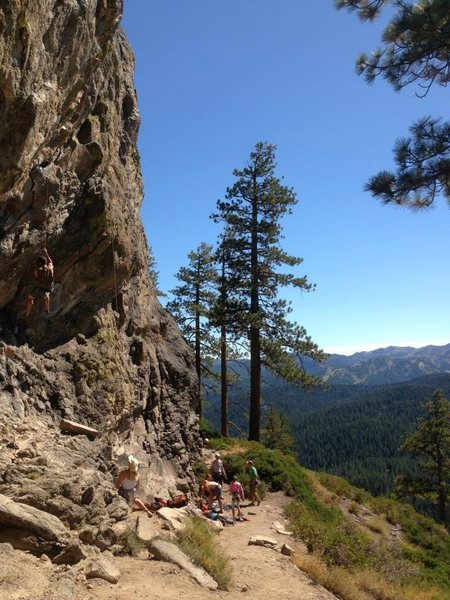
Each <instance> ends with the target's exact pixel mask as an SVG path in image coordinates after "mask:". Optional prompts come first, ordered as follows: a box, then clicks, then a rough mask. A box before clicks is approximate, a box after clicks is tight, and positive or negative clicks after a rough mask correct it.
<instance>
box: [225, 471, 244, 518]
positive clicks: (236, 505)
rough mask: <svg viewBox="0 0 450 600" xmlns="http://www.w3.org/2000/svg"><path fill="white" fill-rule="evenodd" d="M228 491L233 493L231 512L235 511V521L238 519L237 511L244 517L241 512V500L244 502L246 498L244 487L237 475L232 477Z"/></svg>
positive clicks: (239, 516)
mask: <svg viewBox="0 0 450 600" xmlns="http://www.w3.org/2000/svg"><path fill="white" fill-rule="evenodd" d="M228 491H229V492H230V494H231V512H232V513H233V521H236V511H237V517H238V518H243V514H242V512H241V500H242V502H243V501H244V498H245V497H244V488H243V487H242V485H241V484H240V483H239V481H238V479H237V477H236V475H234V476H233V477H232V479H231V483H230V487H229V488H228Z"/></svg>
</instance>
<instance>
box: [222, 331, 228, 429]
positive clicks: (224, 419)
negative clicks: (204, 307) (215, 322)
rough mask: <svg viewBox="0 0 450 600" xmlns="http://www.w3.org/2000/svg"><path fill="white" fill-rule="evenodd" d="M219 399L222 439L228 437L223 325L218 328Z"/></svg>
mask: <svg viewBox="0 0 450 600" xmlns="http://www.w3.org/2000/svg"><path fill="white" fill-rule="evenodd" d="M220 399H221V417H222V426H221V433H222V435H223V436H224V437H228V383H227V336H226V329H225V325H222V326H221V328H220Z"/></svg>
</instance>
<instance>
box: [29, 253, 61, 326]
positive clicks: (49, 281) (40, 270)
mask: <svg viewBox="0 0 450 600" xmlns="http://www.w3.org/2000/svg"><path fill="white" fill-rule="evenodd" d="M32 275H33V279H34V281H35V286H34V290H33V293H32V294H29V295H28V298H27V303H26V306H25V316H26V317H27V318H28V317H29V316H30V315H31V313H32V311H33V307H34V305H35V300H36V298H37V299H38V300H39V301H40V302H42V304H43V307H44V311H45V313H46V314H49V313H50V294H51V293H52V292H53V289H54V268H53V262H52V259H51V258H50V256H49V254H48V252H47V248H45V247H44V248H43V249H42V254H40V255H39V256H38V257H37V259H36V265H35V268H34V269H33V271H32Z"/></svg>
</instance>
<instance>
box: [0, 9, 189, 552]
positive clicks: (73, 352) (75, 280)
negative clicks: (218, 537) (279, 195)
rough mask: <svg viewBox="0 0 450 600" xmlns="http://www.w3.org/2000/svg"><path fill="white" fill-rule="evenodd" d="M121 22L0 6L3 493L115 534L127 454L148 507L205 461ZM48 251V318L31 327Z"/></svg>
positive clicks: (95, 14)
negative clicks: (41, 260) (146, 175)
mask: <svg viewBox="0 0 450 600" xmlns="http://www.w3.org/2000/svg"><path fill="white" fill-rule="evenodd" d="M121 11H122V2H121V0H33V2H30V1H28V0H10V1H8V2H5V1H2V0H0V140H1V142H0V143H1V149H2V151H1V153H0V407H1V410H0V446H1V448H0V493H2V494H5V495H7V496H9V497H11V498H13V499H18V500H20V502H23V503H28V504H30V505H32V506H35V507H36V508H39V509H40V510H46V511H48V512H50V513H52V514H54V515H56V516H58V517H59V518H60V519H61V520H62V521H63V522H64V523H65V524H67V525H68V526H69V527H73V526H79V525H80V523H90V522H92V523H93V524H94V525H96V524H99V523H100V522H101V523H102V524H103V525H104V524H105V520H104V519H105V515H106V518H108V516H109V515H108V512H107V508H108V506H109V505H110V504H111V503H112V502H113V500H114V498H115V492H114V488H113V476H114V474H115V472H116V471H117V468H118V466H119V467H120V460H124V457H125V456H126V455H127V454H128V453H130V452H132V453H134V454H135V455H137V457H138V459H139V460H140V461H141V466H142V468H141V477H142V490H141V492H142V493H141V495H142V496H143V497H147V498H148V499H151V497H152V496H153V495H154V494H156V495H167V494H169V493H171V492H172V493H175V492H176V490H177V489H178V485H180V482H181V485H182V487H183V486H186V484H192V482H193V473H192V470H191V469H190V466H189V465H190V463H191V462H192V459H194V458H195V457H196V456H197V455H198V439H199V438H198V432H197V417H196V413H195V409H196V406H197V402H198V399H197V395H196V386H195V370H194V367H193V357H192V353H191V351H190V349H189V348H188V347H187V345H186V344H185V342H184V340H183V338H182V336H181V334H180V332H179V330H178V328H177V327H176V325H175V323H174V321H173V319H172V318H171V317H170V315H168V314H167V312H166V311H165V310H164V309H163V308H162V307H161V306H160V305H159V303H158V301H157V298H156V294H155V290H154V289H152V287H151V284H150V283H149V278H148V264H149V257H148V249H147V245H146V240H145V236H144V233H143V228H142V224H141V221H140V216H139V210H140V204H141V201H142V195H143V194H142V181H141V174H140V163H139V156H138V153H137V150H136V137H137V132H138V128H139V113H138V108H137V101H136V95H135V91H134V87H133V79H132V76H133V68H134V61H133V56H132V52H131V50H130V48H129V46H128V44H127V41H126V39H125V36H124V34H123V32H122V31H121V30H120V28H119V22H120V18H121ZM43 246H46V247H47V248H48V251H49V254H50V256H51V257H52V259H53V262H54V265H55V289H54V293H53V294H52V298H51V307H50V315H48V316H47V315H43V314H41V312H40V311H39V310H35V311H34V312H33V314H32V316H31V317H29V318H28V319H27V318H25V314H24V312H25V303H26V299H27V296H28V294H29V293H30V292H33V288H34V282H33V278H32V275H31V270H32V268H33V266H34V263H35V259H36V256H37V255H38V254H39V253H40V250H41V248H42V247H43ZM37 308H39V307H37ZM63 418H64V419H68V420H71V421H75V422H76V423H81V424H83V425H86V426H89V427H92V428H95V429H97V430H98V431H99V432H100V435H99V436H98V437H97V438H96V439H89V438H88V437H86V436H83V435H81V436H77V437H72V436H71V435H70V434H67V433H63V432H61V431H60V429H59V422H60V421H61V419H63ZM111 523H114V519H112V518H111ZM106 524H107V523H106ZM0 541H1V540H0Z"/></svg>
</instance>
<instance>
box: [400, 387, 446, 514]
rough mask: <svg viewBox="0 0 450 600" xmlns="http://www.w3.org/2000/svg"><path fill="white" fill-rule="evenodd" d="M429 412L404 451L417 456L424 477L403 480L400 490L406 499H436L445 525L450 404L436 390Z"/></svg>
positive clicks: (405, 445) (428, 407) (406, 442)
mask: <svg viewBox="0 0 450 600" xmlns="http://www.w3.org/2000/svg"><path fill="white" fill-rule="evenodd" d="M425 409H426V411H427V415H426V416H425V417H423V418H420V419H418V421H417V427H416V430H415V431H414V432H413V433H412V434H411V435H410V436H408V437H407V438H406V439H405V442H404V444H403V446H402V448H401V449H402V450H407V451H408V452H411V453H412V454H413V455H414V456H416V457H417V459H418V464H419V468H420V470H421V472H422V476H421V477H420V478H415V479H409V478H405V477H403V478H400V479H399V481H398V489H399V492H400V494H403V495H406V496H419V497H420V496H422V497H425V498H431V499H434V500H435V501H436V504H437V509H438V514H439V518H440V519H441V520H442V521H443V522H445V521H446V520H447V517H448V515H447V508H448V497H449V487H450V402H449V401H448V400H447V398H445V396H444V394H443V393H442V391H441V390H436V392H435V393H434V394H433V396H432V398H431V400H429V401H428V402H427V403H426V404H425Z"/></svg>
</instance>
